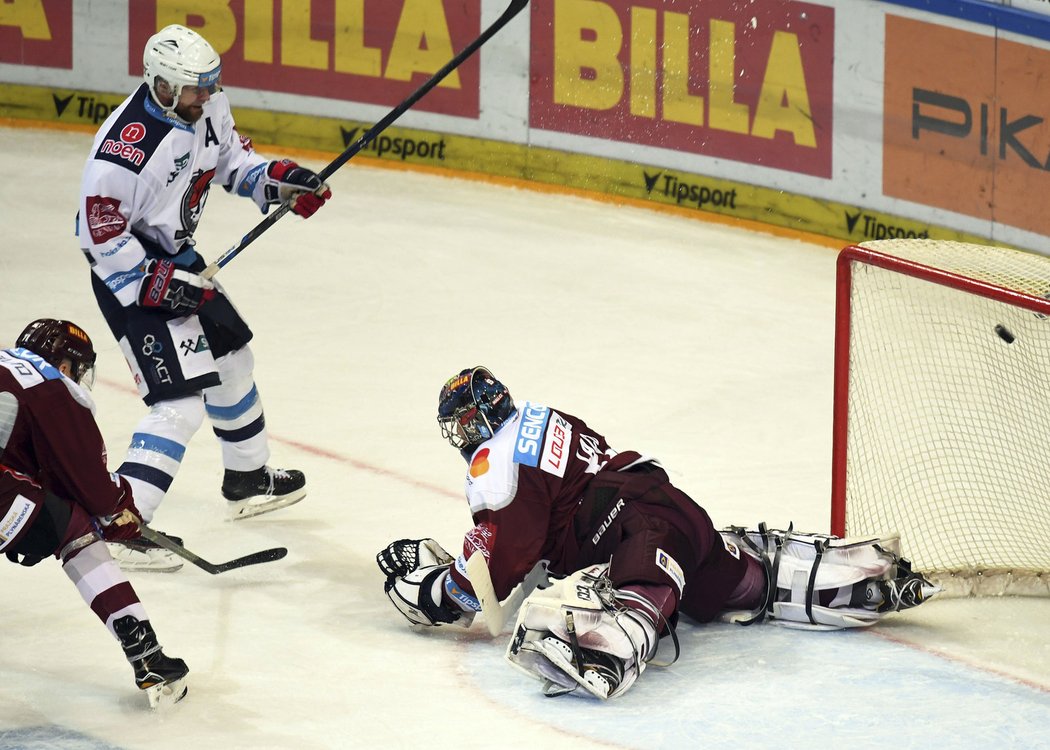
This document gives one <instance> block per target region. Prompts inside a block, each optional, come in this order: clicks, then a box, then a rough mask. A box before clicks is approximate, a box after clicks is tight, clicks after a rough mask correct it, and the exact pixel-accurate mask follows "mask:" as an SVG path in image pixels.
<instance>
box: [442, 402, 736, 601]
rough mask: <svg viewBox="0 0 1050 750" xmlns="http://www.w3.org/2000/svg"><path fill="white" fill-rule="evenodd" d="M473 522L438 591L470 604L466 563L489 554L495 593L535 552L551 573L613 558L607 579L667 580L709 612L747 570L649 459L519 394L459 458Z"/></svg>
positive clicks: (506, 588) (520, 575) (509, 585)
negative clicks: (513, 406)
mask: <svg viewBox="0 0 1050 750" xmlns="http://www.w3.org/2000/svg"><path fill="white" fill-rule="evenodd" d="M466 494H467V500H468V502H469V503H470V510H471V513H472V515H473V520H474V524H475V526H474V528H473V529H471V531H470V532H469V533H468V534H467V536H466V539H465V540H464V543H463V554H462V556H460V557H459V558H458V559H457V560H456V563H455V565H454V566H453V567H452V572H451V575H450V576H449V578H448V580H447V581H446V585H445V592H446V594H447V595H448V596H449V597H450V598H452V599H454V600H456V601H458V602H459V603H460V604H461V605H462V606H464V607H469V608H473V609H478V608H479V606H478V605H477V602H476V600H474V599H473V597H471V596H470V592H472V591H473V589H472V588H471V587H470V581H469V579H468V578H467V576H466V560H467V559H469V558H470V557H471V555H473V554H474V553H475V552H476V551H479V550H480V551H481V552H482V553H483V554H484V555H485V556H486V558H487V559H488V567H489V573H490V575H491V576H492V583H493V587H494V588H495V592H496V595H497V596H498V597H499V598H500V599H504V598H506V596H507V595H508V594H509V593H510V591H511V589H513V588H514V586H515V585H517V584H518V583H520V582H521V581H522V580H523V579H524V577H525V575H526V574H527V573H528V571H529V570H531V569H532V567H533V566H534V565H535V564H536V563H537V562H538V561H540V560H546V561H548V562H549V570H550V571H551V573H552V574H554V575H557V576H564V575H569V574H571V573H573V572H575V571H576V570H579V569H581V568H584V567H586V566H588V565H592V564H595V563H605V562H609V561H610V560H612V566H611V568H610V577H611V579H612V582H613V584H614V585H617V586H618V585H622V584H624V583H638V584H656V585H666V586H668V587H669V588H670V589H671V590H672V592H673V597H674V603H675V607H676V608H677V607H678V606H679V605H680V606H681V607H682V611H684V612H685V613H686V614H688V615H689V616H690V617H693V618H695V619H698V620H701V621H706V620H709V619H711V618H712V617H714V616H715V615H716V614H717V612H718V611H719V610H720V609H721V608H722V607H723V605H724V604H725V601H726V599H727V598H728V597H729V595H730V593H731V592H732V591H733V589H734V587H735V586H736V584H737V583H738V582H739V581H740V579H741V578H742V576H743V574H744V570H745V568H746V565H745V563H744V562H743V561H742V560H741V559H740V557H739V554H738V553H737V554H734V553H733V551H732V550H728V549H727V548H726V546H725V543H724V540H723V539H722V537H721V536H720V535H719V534H718V532H717V531H716V530H715V528H714V526H713V525H712V523H711V520H710V518H709V517H708V515H707V513H706V512H705V511H704V510H703V508H701V507H700V506H699V505H697V504H696V503H695V502H693V500H692V499H691V498H690V497H689V496H688V495H686V494H685V493H684V492H682V491H681V490H678V489H677V488H675V487H674V486H673V485H671V483H670V482H669V480H668V478H667V475H666V473H665V472H664V471H663V469H661V468H660V467H659V465H658V464H656V463H655V461H653V459H651V458H648V457H645V456H642V455H640V454H638V453H636V452H634V451H625V452H622V453H617V451H615V450H614V449H613V448H611V447H610V446H609V444H608V443H607V442H606V440H605V438H604V437H603V436H602V435H599V434H598V433H597V432H595V431H594V430H592V429H591V428H590V427H588V426H587V425H586V424H585V423H584V422H583V420H581V419H578V418H577V417H573V416H571V415H568V414H565V413H563V412H558V411H556V410H554V409H551V408H549V407H546V406H541V405H538V404H533V403H528V402H526V403H525V404H524V405H522V406H521V407H520V408H519V409H518V411H517V413H516V414H515V415H514V416H513V417H511V418H510V419H508V420H507V421H506V423H504V425H503V426H502V427H501V428H500V429H499V431H498V432H497V433H496V435H495V436H494V437H492V438H491V439H490V440H487V441H485V442H484V443H482V444H480V445H479V446H478V447H477V448H476V449H475V450H474V452H473V454H472V455H471V457H470V466H469V469H468V471H467V478H466Z"/></svg>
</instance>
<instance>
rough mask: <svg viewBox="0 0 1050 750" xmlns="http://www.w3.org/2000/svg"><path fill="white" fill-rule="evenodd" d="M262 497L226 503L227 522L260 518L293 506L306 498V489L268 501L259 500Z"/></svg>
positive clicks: (257, 496)
mask: <svg viewBox="0 0 1050 750" xmlns="http://www.w3.org/2000/svg"><path fill="white" fill-rule="evenodd" d="M261 497H265V496H264V495H256V496H255V497H249V498H247V499H245V500H235V501H232V502H231V501H229V500H227V501H226V502H227V503H228V504H229V516H228V518H227V520H229V521H243V520H244V519H245V518H252V517H253V516H261V515H263V514H264V513H271V512H273V511H275V510H280V509H281V508H287V507H288V506H289V505H295V504H296V503H297V502H299V501H300V500H302V499H303V498H304V497H306V488H305V487H303V488H302V489H299V490H296V491H295V492H289V493H288V494H287V495H282V496H281V497H275V498H271V499H270V500H261V501H260V498H261Z"/></svg>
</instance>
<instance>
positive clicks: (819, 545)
mask: <svg viewBox="0 0 1050 750" xmlns="http://www.w3.org/2000/svg"><path fill="white" fill-rule="evenodd" d="M721 534H722V536H723V538H725V539H726V540H727V541H728V542H730V543H732V544H736V545H737V546H739V547H740V549H742V550H743V551H744V552H745V553H747V554H749V555H751V556H752V557H754V558H755V559H757V560H759V561H760V562H761V563H762V564H763V566H764V567H765V570H766V575H767V581H775V585H773V586H768V587H767V592H766V600H765V602H764V604H763V605H762V606H761V607H760V608H759V610H758V611H756V612H754V613H751V617H750V618H747V617H746V616H743V615H741V614H740V613H734V614H730V615H729V616H728V617H727V618H726V619H729V620H731V621H735V622H740V623H742V624H744V625H749V624H751V623H752V622H757V621H759V620H761V619H762V618H763V617H766V616H768V617H770V618H771V619H773V620H779V621H780V623H779V624H783V625H785V626H789V627H799V628H809V629H814V630H838V629H841V628H854V627H867V626H869V625H873V624H875V623H876V622H878V621H879V620H880V619H881V618H882V617H883V615H885V614H886V613H887V612H890V611H897V610H900V609H907V608H908V607H912V606H917V605H918V604H921V603H922V602H923V601H925V600H926V599H928V598H930V597H931V596H933V595H935V594H937V593H938V592H939V591H940V589H938V588H937V587H936V586H933V585H932V584H931V583H930V582H929V581H927V580H926V579H925V578H924V577H923V576H922V575H921V574H918V573H914V572H913V571H912V570H911V565H910V563H909V562H908V561H907V560H904V559H902V558H901V557H900V539H899V537H896V536H893V537H887V538H882V539H880V538H854V539H841V538H839V537H834V536H830V535H827V534H799V533H794V532H792V531H791V530H790V529H788V530H787V531H778V530H769V529H766V528H765V526H764V525H761V526H759V528H758V530H752V531H745V530H743V529H739V528H731V529H726V530H723V531H722V532H721Z"/></svg>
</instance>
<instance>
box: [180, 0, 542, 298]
mask: <svg viewBox="0 0 1050 750" xmlns="http://www.w3.org/2000/svg"><path fill="white" fill-rule="evenodd" d="M528 4H529V0H511V2H510V5H508V6H507V9H506V10H505V11H503V14H502V15H501V16H500V17H499V18H497V19H496V20H495V21H494V22H493V23H492V25H491V26H489V27H488V28H487V29H485V30H484V31H483V32H481V36H479V37H478V38H477V39H475V40H474V41H473V42H471V43H470V44H468V45H467V46H466V47H464V48H463V51H462V52H460V53H459V54H458V55H456V56H455V57H453V58H452V59H451V60H449V61H448V62H447V63H446V64H445V66H444V67H443V68H441V70H439V71H438V72H437V73H435V74H434V75H433V76H431V77H430V78H429V79H427V81H426V82H424V83H423V85H422V86H420V87H419V88H418V89H416V90H415V91H414V92H412V94H410V95H409V97H408V98H407V99H405V100H404V101H403V102H401V103H400V104H398V105H397V106H396V107H394V108H393V109H392V110H390V111H389V112H388V113H387V114H386V116H385V117H384V118H383V119H382V120H380V121H379V122H377V123H376V124H375V125H373V126H372V127H371V128H369V129H368V130H367V131H365V133H364V134H363V135H362V136H361V137H360V138H358V139H357V140H356V141H354V142H353V143H351V144H350V146H349V147H348V148H347V149H346V150H345V151H343V153H341V154H339V156H337V157H336V158H335V159H333V160H332V162H331V163H330V164H328V166H326V167H325V168H324V169H322V170H321V171H320V172H318V175H319V176H320V178H321V180H322V181H324V180H327V179H328V178H329V177H331V176H332V174H334V173H335V171H336V170H337V169H339V168H340V167H341V166H343V165H344V164H346V163H347V162H348V161H350V159H352V158H353V157H354V155H355V154H357V153H358V152H359V151H361V150H362V149H363V148H365V147H366V146H368V144H369V143H371V142H372V141H373V140H375V138H376V137H377V136H378V135H379V134H380V133H382V132H383V131H384V130H386V129H387V128H388V127H389V126H390V124H391V123H393V122H394V121H395V120H396V119H397V118H399V117H401V115H403V114H404V113H405V112H406V111H408V109H409V108H410V107H412V105H413V104H415V103H416V102H418V101H419V100H420V99H422V98H423V97H424V96H425V95H426V94H427V92H429V91H430V90H431V89H432V88H434V87H435V86H437V85H438V84H439V83H441V81H443V80H444V79H445V77H446V76H447V75H448V74H449V73H451V72H452V71H453V70H455V69H456V68H458V67H459V66H460V65H462V64H463V62H464V61H465V60H466V59H467V58H468V57H470V56H471V55H473V54H474V53H475V52H477V51H478V49H479V48H480V47H481V45H483V44H485V42H487V41H488V40H489V39H491V38H492V37H493V36H494V35H495V34H496V32H498V31H499V30H500V29H502V28H503V27H504V26H506V25H507V23H508V22H509V21H510V20H511V19H512V18H514V16H516V15H518V13H520V12H521V10H522V9H523V8H524V7H525V6H526V5H528ZM290 208H291V206H290V205H289V204H287V203H284V204H282V205H280V206H278V207H277V210H275V211H274V212H272V213H271V214H269V215H268V216H267V217H266V218H264V219H263V220H262V221H260V222H259V223H258V224H256V225H255V227H253V228H252V229H251V231H249V232H248V233H247V234H246V235H244V237H242V238H241V241H240V243H238V244H237V245H235V246H234V247H231V248H230V249H229V250H227V251H226V252H225V253H223V254H222V255H220V256H219V257H218V259H217V260H215V261H214V262H213V263H211V264H210V265H209V266H208V267H207V268H205V269H204V271H203V273H202V274H201V275H202V276H203V277H204V278H206V279H210V278H211V277H213V276H214V275H215V274H216V273H218V272H219V269H221V268H223V267H224V266H225V265H226V264H227V263H229V262H230V261H231V260H233V259H234V258H235V257H237V255H238V254H240V252H241V251H242V250H244V249H245V248H246V247H248V245H250V244H251V243H253V242H255V240H257V239H258V238H259V236H260V235H261V234H262V233H263V232H265V231H266V230H267V229H269V228H270V227H272V226H273V225H274V224H276V223H277V221H278V219H280V218H281V217H282V216H284V215H285V214H286V213H288V211H289V210H290Z"/></svg>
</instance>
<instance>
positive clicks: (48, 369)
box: [7, 348, 62, 380]
mask: <svg viewBox="0 0 1050 750" xmlns="http://www.w3.org/2000/svg"><path fill="white" fill-rule="evenodd" d="M7 353H8V354H10V355H11V356H12V357H18V359H21V360H24V361H26V362H28V363H29V364H31V365H32V366H33V367H34V368H35V369H36V371H37V372H39V373H40V374H41V375H43V376H44V378H45V379H47V380H58V379H59V378H61V377H62V373H60V372H59V371H58V368H57V367H55V366H54V365H52V364H51V363H49V362H47V361H46V360H45V359H44V358H43V357H41V356H40V355H39V354H34V353H33V352H31V351H29V350H28V349H22V348H17V349H8V350H7Z"/></svg>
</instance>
